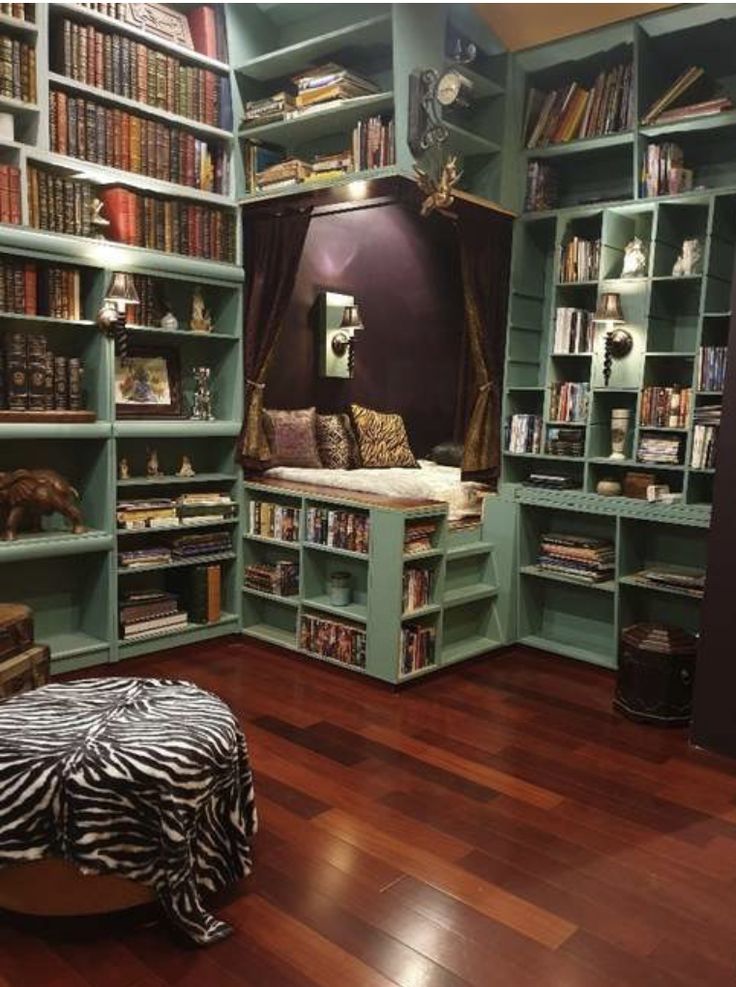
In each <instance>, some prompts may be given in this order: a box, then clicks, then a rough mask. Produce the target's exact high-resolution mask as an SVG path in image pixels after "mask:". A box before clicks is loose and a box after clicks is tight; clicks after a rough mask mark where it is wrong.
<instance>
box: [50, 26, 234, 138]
mask: <svg viewBox="0 0 736 987" xmlns="http://www.w3.org/2000/svg"><path fill="white" fill-rule="evenodd" d="M56 67H57V69H58V71H59V72H60V74H62V75H65V76H68V78H70V79H74V80H75V81H76V82H83V83H85V85H88V86H94V87H95V88H96V89H104V90H107V92H110V93H114V94H115V95H116V96H123V97H125V98H126V99H133V100H136V101H137V102H139V103H145V104H146V105H147V106H153V107H155V108H157V109H160V110H166V112H167V113H175V114H177V115H178V116H181V117H188V118H189V119H191V120H195V121H198V122H199V123H206V124H207V125H209V126H211V127H219V128H221V129H223V130H232V125H233V121H232V104H231V100H230V80H229V79H228V77H227V74H225V73H220V72H213V71H211V70H210V69H205V68H200V67H199V66H192V65H186V64H184V63H183V62H182V61H181V60H180V59H178V58H175V57H173V56H172V55H167V54H164V52H162V51H158V50H157V49H156V48H152V47H150V46H149V45H147V44H145V43H142V42H139V41H133V40H132V38H128V37H125V36H124V35H120V34H115V33H110V32H108V31H100V30H98V29H97V28H96V27H94V26H93V25H92V24H86V25H83V24H77V23H76V22H75V21H72V20H68V19H64V20H63V22H62V26H61V47H60V49H59V52H58V61H57V62H56Z"/></svg>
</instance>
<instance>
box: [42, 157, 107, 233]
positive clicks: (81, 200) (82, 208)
mask: <svg viewBox="0 0 736 987" xmlns="http://www.w3.org/2000/svg"><path fill="white" fill-rule="evenodd" d="M27 177H28V214H29V215H28V219H29V222H30V225H31V226H33V227H35V228H36V229H40V230H51V231H52V232H53V233H71V234H73V235H74V236H91V235H92V223H91V220H92V199H93V198H94V196H93V194H92V186H91V185H90V184H89V182H83V181H75V180H72V179H71V178H63V177H62V176H61V175H60V174H58V173H56V172H51V171H48V170H47V169H45V168H39V167H37V166H36V165H33V164H31V163H30V162H29V163H28V168H27Z"/></svg>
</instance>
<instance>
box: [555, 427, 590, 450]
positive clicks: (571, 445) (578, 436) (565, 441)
mask: <svg viewBox="0 0 736 987" xmlns="http://www.w3.org/2000/svg"><path fill="white" fill-rule="evenodd" d="M584 449H585V429H584V428H571V427H569V426H565V425H562V426H559V427H558V426H556V425H551V426H549V427H548V429H547V452H548V453H549V455H550V456H582V455H583V451H584Z"/></svg>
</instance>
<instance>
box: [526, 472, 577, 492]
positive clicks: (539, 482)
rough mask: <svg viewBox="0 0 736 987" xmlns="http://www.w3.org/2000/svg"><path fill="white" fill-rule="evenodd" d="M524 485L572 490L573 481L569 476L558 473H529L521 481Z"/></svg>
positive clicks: (573, 487)
mask: <svg viewBox="0 0 736 987" xmlns="http://www.w3.org/2000/svg"><path fill="white" fill-rule="evenodd" d="M522 486H524V487H538V488H539V489H542V490H574V489H575V481H574V480H573V478H572V477H571V476H564V475H562V474H560V473H530V474H529V476H528V477H527V478H526V480H524V481H523V482H522Z"/></svg>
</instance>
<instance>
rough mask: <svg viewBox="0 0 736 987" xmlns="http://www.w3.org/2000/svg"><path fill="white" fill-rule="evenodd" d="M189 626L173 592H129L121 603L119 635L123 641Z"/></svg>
mask: <svg viewBox="0 0 736 987" xmlns="http://www.w3.org/2000/svg"><path fill="white" fill-rule="evenodd" d="M186 624H187V614H186V613H185V611H183V610H180V609H179V600H178V597H176V596H175V595H174V594H173V593H165V592H162V591H160V590H130V591H129V592H127V593H125V594H124V595H123V597H122V599H121V601H120V634H121V637H122V638H123V639H124V640H128V639H129V638H135V637H144V636H146V635H148V634H164V633H166V632H168V631H173V630H176V629H177V628H179V627H184V626H186Z"/></svg>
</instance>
